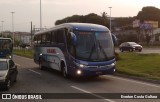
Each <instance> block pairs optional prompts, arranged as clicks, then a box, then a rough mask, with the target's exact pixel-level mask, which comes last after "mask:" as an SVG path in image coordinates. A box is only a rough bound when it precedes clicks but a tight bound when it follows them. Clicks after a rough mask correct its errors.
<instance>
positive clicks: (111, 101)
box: [71, 86, 115, 102]
mask: <svg viewBox="0 0 160 102" xmlns="http://www.w3.org/2000/svg"><path fill="white" fill-rule="evenodd" d="M71 87H72V88H74V89H77V90H79V91H82V92H84V93H89V94H91V95H93V96H96V97H97V98H101V99H103V100H105V101H108V102H115V101H113V100H110V99H105V98H104V97H102V96H99V95H96V94H94V93H91V92H89V91H86V90H83V89H81V88H79V87H76V86H71Z"/></svg>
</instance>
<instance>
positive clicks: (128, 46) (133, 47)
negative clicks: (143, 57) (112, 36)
mask: <svg viewBox="0 0 160 102" xmlns="http://www.w3.org/2000/svg"><path fill="white" fill-rule="evenodd" d="M142 48H143V47H142V46H141V45H139V44H137V43H135V42H124V43H122V44H121V45H120V46H119V50H120V51H121V52H123V51H130V52H133V51H139V52H141V51H142Z"/></svg>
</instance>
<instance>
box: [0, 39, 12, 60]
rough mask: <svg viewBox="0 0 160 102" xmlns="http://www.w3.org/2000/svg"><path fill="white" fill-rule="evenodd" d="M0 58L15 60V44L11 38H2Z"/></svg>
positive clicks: (0, 40) (0, 41)
mask: <svg viewBox="0 0 160 102" xmlns="http://www.w3.org/2000/svg"><path fill="white" fill-rule="evenodd" d="M0 58H11V59H12V58H13V42H12V39H11V38H2V37H0Z"/></svg>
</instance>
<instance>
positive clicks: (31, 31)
mask: <svg viewBox="0 0 160 102" xmlns="http://www.w3.org/2000/svg"><path fill="white" fill-rule="evenodd" d="M32 30H33V29H32V21H31V46H32V35H33V34H32V33H33V32H32Z"/></svg>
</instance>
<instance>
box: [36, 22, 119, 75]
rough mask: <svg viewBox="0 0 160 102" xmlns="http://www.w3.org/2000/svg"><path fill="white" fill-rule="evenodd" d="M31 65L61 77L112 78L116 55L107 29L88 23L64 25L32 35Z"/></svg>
mask: <svg viewBox="0 0 160 102" xmlns="http://www.w3.org/2000/svg"><path fill="white" fill-rule="evenodd" d="M33 43H34V62H35V63H37V64H39V68H40V69H45V68H47V67H48V68H52V69H54V70H58V71H60V72H62V75H63V76H64V77H68V76H75V77H88V76H99V75H106V74H113V73H114V72H115V64H116V60H115V54H114V44H113V40H112V35H111V33H110V31H109V29H108V28H106V27H104V26H102V25H97V24H89V23H64V24H60V25H57V26H55V27H53V28H50V29H47V30H44V31H40V32H37V33H35V34H34V41H33Z"/></svg>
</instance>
